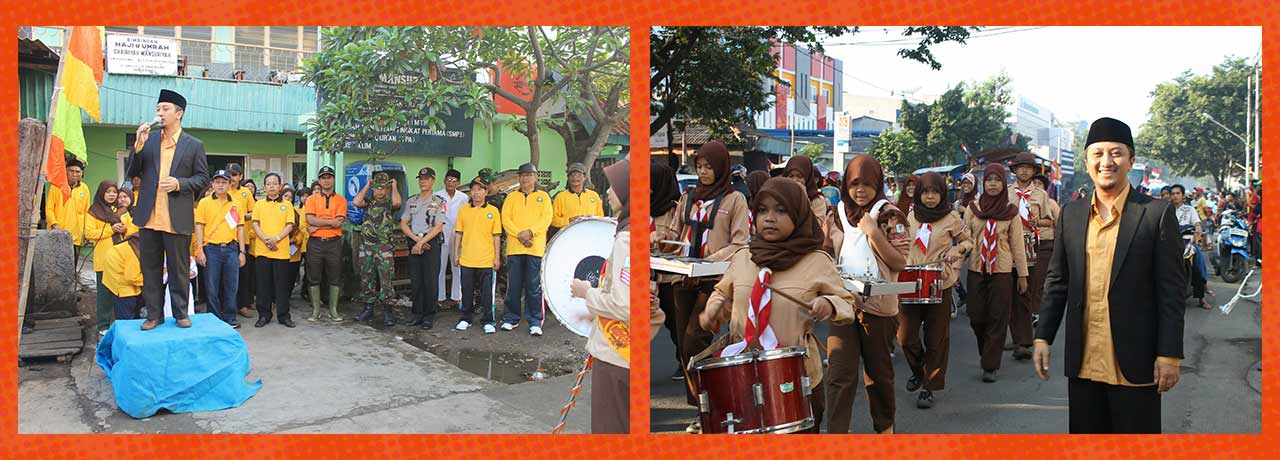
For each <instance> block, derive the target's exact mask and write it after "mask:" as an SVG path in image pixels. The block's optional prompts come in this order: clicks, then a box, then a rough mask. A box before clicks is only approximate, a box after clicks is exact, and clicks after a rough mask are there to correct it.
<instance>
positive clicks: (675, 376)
mask: <svg viewBox="0 0 1280 460" xmlns="http://www.w3.org/2000/svg"><path fill="white" fill-rule="evenodd" d="M671 380H675V381H677V382H679V381H683V380H684V371H682V370H680V369H679V368H677V369H676V370H675V372H672V373H671Z"/></svg>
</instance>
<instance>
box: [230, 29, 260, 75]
mask: <svg viewBox="0 0 1280 460" xmlns="http://www.w3.org/2000/svg"><path fill="white" fill-rule="evenodd" d="M235 30H236V33H235V40H236V44H238V45H253V46H237V47H236V67H241V68H243V66H246V65H259V66H260V65H263V59H264V58H263V56H264V55H265V53H264V52H263V49H262V48H258V47H259V46H262V45H263V44H264V42H265V38H266V29H265V28H263V27H236V29H235Z"/></svg>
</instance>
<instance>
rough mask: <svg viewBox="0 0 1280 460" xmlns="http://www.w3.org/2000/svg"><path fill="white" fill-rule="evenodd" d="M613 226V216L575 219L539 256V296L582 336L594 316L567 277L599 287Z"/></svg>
mask: <svg viewBox="0 0 1280 460" xmlns="http://www.w3.org/2000/svg"><path fill="white" fill-rule="evenodd" d="M616 227H617V221H615V220H613V219H607V218H602V217H586V218H579V219H576V220H574V221H573V223H571V224H569V226H567V227H565V228H562V229H560V232H559V233H556V235H555V236H554V237H552V238H551V241H549V242H548V243H547V252H546V254H545V255H544V256H543V259H542V296H543V298H544V299H545V300H546V302H547V308H549V309H550V310H551V313H552V314H554V315H555V316H556V319H557V320H559V321H560V323H561V324H564V326H565V328H567V329H569V330H570V331H573V333H575V334H578V335H580V336H583V337H587V336H589V335H591V329H592V328H594V327H595V317H593V316H592V315H591V313H590V312H589V311H587V302H586V300H584V299H579V298H574V297H573V296H572V295H571V294H570V291H569V281H571V280H573V279H580V280H584V281H587V282H590V283H591V286H592V287H600V279H601V278H602V275H603V274H602V269H603V268H605V267H604V265H605V260H606V259H608V257H609V253H610V252H611V251H612V250H613V234H614V233H615V230H616ZM616 263H622V262H621V261H618V262H616Z"/></svg>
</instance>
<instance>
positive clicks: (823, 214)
mask: <svg viewBox="0 0 1280 460" xmlns="http://www.w3.org/2000/svg"><path fill="white" fill-rule="evenodd" d="M782 177H786V178H788V179H791V180H794V181H796V182H797V183H799V184H800V185H803V186H804V192H805V196H806V197H808V199H809V208H810V209H812V210H813V215H814V216H817V218H818V223H820V224H822V231H823V234H826V229H827V225H826V224H827V207H828V206H829V205H828V203H827V198H826V197H825V196H822V185H821V182H822V180H821V178H819V177H818V170H817V169H816V168H814V167H813V161H812V160H810V159H809V157H807V156H804V155H796V156H793V157H791V159H790V160H787V166H786V167H785V168H783V170H782Z"/></svg>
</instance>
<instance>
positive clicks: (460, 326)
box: [453, 321, 471, 331]
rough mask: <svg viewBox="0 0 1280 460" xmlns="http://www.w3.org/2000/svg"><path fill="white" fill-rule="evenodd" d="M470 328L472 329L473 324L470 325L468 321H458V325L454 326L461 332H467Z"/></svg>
mask: <svg viewBox="0 0 1280 460" xmlns="http://www.w3.org/2000/svg"><path fill="white" fill-rule="evenodd" d="M469 327H471V323H468V322H466V321H458V325H457V326H454V327H453V328H454V329H457V330H459V331H465V330H467V328H469Z"/></svg>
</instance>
